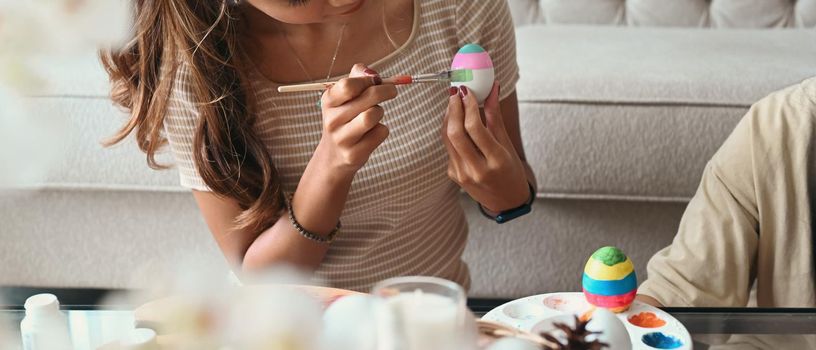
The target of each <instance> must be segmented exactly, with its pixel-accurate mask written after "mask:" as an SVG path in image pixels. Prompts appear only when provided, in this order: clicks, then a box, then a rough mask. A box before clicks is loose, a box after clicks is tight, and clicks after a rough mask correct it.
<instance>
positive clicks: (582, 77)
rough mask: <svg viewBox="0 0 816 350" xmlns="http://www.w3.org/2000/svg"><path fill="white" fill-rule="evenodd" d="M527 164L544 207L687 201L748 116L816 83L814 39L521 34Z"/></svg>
mask: <svg viewBox="0 0 816 350" xmlns="http://www.w3.org/2000/svg"><path fill="white" fill-rule="evenodd" d="M517 41H518V43H517V48H518V60H519V65H520V67H521V69H520V74H521V80H520V81H519V83H518V87H517V89H518V96H519V101H520V109H521V123H522V132H523V136H524V141H525V149H526V151H527V156H528V159H529V161H530V163H531V165H532V166H533V168H534V170H535V171H536V173H537V174H538V177H539V193H540V195H542V196H544V197H567V198H571V197H579V198H587V197H590V198H613V199H639V200H643V199H646V200H669V201H682V200H687V199H688V198H689V197H690V196H691V195H692V194H693V193H694V190H695V188H696V184H697V182H698V180H699V177H700V174H701V173H702V169H703V167H704V165H705V162H706V161H707V160H708V158H709V157H710V156H711V155H712V154H713V153H714V151H716V149H717V148H718V147H719V145H720V143H721V142H722V141H723V140H724V139H725V137H727V135H728V134H729V133H730V130H731V129H732V128H733V126H734V125H735V124H736V122H737V121H738V120H739V118H740V117H741V116H742V115H743V114H744V113H745V111H747V109H748V108H749V107H750V105H751V104H752V103H753V102H755V101H757V100H759V99H760V98H762V97H763V96H765V95H767V94H768V93H770V92H773V91H775V90H778V89H781V88H783V87H785V86H789V85H792V84H795V83H798V82H800V81H802V80H804V79H806V78H808V77H812V76H816V65H814V64H813V62H816V46H815V45H809V44H805V43H813V42H816V32H814V31H806V30H776V31H774V30H715V31H711V30H701V29H667V28H663V29H661V28H650V29H648V30H646V29H642V28H641V29H636V28H626V27H616V28H612V27H606V28H604V27H576V26H569V27H566V26H561V27H559V26H528V27H523V28H519V30H518V31H517Z"/></svg>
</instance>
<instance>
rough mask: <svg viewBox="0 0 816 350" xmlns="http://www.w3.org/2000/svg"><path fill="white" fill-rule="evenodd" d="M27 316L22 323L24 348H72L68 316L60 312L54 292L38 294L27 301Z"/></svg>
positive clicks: (21, 331)
mask: <svg viewBox="0 0 816 350" xmlns="http://www.w3.org/2000/svg"><path fill="white" fill-rule="evenodd" d="M25 310H26V316H25V318H23V322H21V323H20V333H22V336H23V349H24V350H52V349H53V350H70V349H72V348H73V346H72V344H71V332H70V331H69V330H68V318H67V317H66V316H65V314H63V313H62V312H60V309H59V301H58V300H57V297H56V296H54V295H53V294H37V295H35V296H32V297H30V298H28V299H27V300H26V302H25Z"/></svg>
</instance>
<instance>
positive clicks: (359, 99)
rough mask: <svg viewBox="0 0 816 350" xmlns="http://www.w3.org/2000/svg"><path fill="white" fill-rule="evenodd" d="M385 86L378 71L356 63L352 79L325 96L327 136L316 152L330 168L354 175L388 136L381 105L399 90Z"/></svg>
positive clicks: (393, 96)
mask: <svg viewBox="0 0 816 350" xmlns="http://www.w3.org/2000/svg"><path fill="white" fill-rule="evenodd" d="M381 84H382V79H380V76H379V74H378V73H377V72H375V71H373V70H371V69H369V68H368V67H366V66H365V65H362V64H356V65H354V67H353V68H352V69H351V73H350V74H349V77H348V78H344V79H341V80H340V81H338V82H337V83H336V84H334V86H332V87H331V88H329V89H328V90H326V92H324V93H323V96H322V98H321V109H322V112H323V136H322V138H321V139H320V143H319V144H318V146H317V150H316V151H315V153H316V154H320V158H321V159H323V161H325V162H327V163H328V164H326V163H324V164H325V165H327V166H328V167H329V169H332V170H334V171H338V172H340V173H341V174H347V175H352V176H353V174H355V173H356V172H357V171H358V170H359V169H360V168H362V167H363V165H364V164H365V163H366V161H368V158H369V157H370V156H371V153H373V152H374V150H375V149H377V147H378V146H379V145H380V144H382V143H383V141H385V139H386V137H388V128H387V127H386V126H385V125H383V124H382V123H380V121H382V118H383V116H384V111H383V108H382V107H380V106H379V104H380V103H382V102H385V101H388V100H390V99H393V98H395V97H396V96H397V89H396V87H395V86H394V85H391V84H387V85H381Z"/></svg>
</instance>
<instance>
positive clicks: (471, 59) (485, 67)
mask: <svg viewBox="0 0 816 350" xmlns="http://www.w3.org/2000/svg"><path fill="white" fill-rule="evenodd" d="M451 69H452V70H469V71H470V74H469V78H470V79H467V81H456V79H454V80H453V81H451V86H455V87H458V86H463V85H464V86H466V87H467V88H468V89H469V90H470V91H471V92H472V93H473V94H474V95H475V96H476V100H478V101H479V104H483V103H484V101H485V99H487V95H489V94H490V90H491V89H492V88H493V80H494V79H495V72H494V69H493V61H492V60H491V59H490V55H489V54H488V53H487V51H485V49H483V48H482V47H481V46H479V45H476V44H467V45H465V46H462V48H461V49H459V51H458V52H457V53H456V55H454V56H453V63H451Z"/></svg>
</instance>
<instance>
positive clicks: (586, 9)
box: [508, 0, 816, 28]
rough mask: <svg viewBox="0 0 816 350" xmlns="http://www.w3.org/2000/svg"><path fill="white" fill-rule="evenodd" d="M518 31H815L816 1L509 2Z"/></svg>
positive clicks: (622, 0) (512, 0)
mask: <svg viewBox="0 0 816 350" xmlns="http://www.w3.org/2000/svg"><path fill="white" fill-rule="evenodd" d="M508 1H509V3H510V6H511V9H512V12H513V16H514V18H515V20H516V24H517V25H526V24H535V23H546V24H595V25H630V26H665V27H713V28H788V27H805V28H812V27H814V26H816V0H508Z"/></svg>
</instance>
